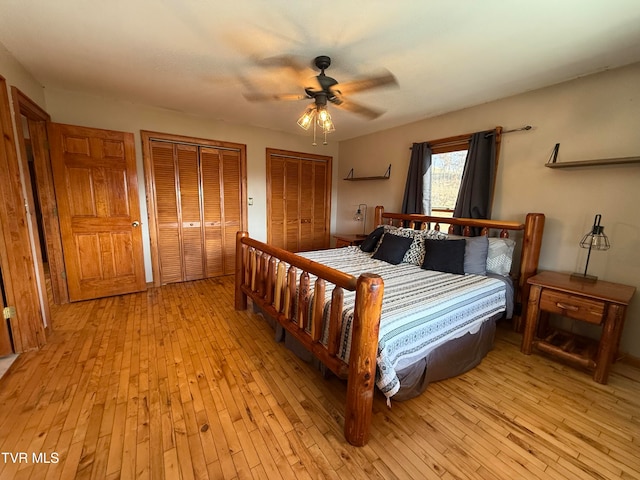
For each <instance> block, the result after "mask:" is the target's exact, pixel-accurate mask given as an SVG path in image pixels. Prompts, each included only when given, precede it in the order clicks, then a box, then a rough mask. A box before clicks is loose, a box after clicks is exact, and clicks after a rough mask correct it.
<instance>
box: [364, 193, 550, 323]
mask: <svg viewBox="0 0 640 480" xmlns="http://www.w3.org/2000/svg"><path fill="white" fill-rule="evenodd" d="M374 218H375V222H376V223H375V225H396V226H405V227H409V228H419V229H423V230H424V229H431V230H440V231H442V226H443V225H446V226H447V232H448V233H453V230H454V228H455V227H460V229H461V231H462V235H464V236H470V235H471V232H472V229H474V228H475V229H480V232H481V234H482V235H487V236H499V237H502V238H510V237H513V238H514V240H516V242H517V244H518V246H519V249H518V250H519V252H520V261H519V262H518V263H517V264H516V265H517V269H516V270H513V271H512V276H513V277H514V284H515V287H516V310H515V314H514V320H513V326H514V329H515V330H516V331H518V332H520V331H522V329H523V326H524V324H523V320H522V319H523V318H525V315H526V311H525V310H526V308H527V300H528V299H529V284H528V283H527V280H528V279H529V277H531V276H533V275H535V274H536V272H537V270H538V260H539V259H540V246H541V245H542V232H543V230H544V220H545V217H544V214H543V213H528V214H527V216H526V218H525V221H524V223H519V222H513V221H503V220H484V219H477V218H446V217H437V216H432V215H419V214H406V213H386V212H385V211H384V207H382V206H377V207H376V209H375V217H374ZM496 234H497V235H496Z"/></svg>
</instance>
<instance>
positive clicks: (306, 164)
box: [298, 160, 316, 252]
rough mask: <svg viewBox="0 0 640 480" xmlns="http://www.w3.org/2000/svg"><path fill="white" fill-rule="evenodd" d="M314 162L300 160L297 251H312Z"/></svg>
mask: <svg viewBox="0 0 640 480" xmlns="http://www.w3.org/2000/svg"><path fill="white" fill-rule="evenodd" d="M314 163H316V162H314V161H311V160H300V180H299V186H300V209H299V211H300V243H299V244H298V250H300V251H303V252H304V251H305V250H312V249H313V235H314V226H313V217H314V211H313V203H314V200H315V198H314V197H315V195H314V183H315V182H314V178H313V177H314Z"/></svg>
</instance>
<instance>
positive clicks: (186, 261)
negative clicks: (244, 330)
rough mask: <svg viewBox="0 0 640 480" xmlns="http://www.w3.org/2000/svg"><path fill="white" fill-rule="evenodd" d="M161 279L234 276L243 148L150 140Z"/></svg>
mask: <svg viewBox="0 0 640 480" xmlns="http://www.w3.org/2000/svg"><path fill="white" fill-rule="evenodd" d="M151 156H152V166H153V176H154V182H153V183H154V186H155V206H156V225H157V238H158V241H157V245H158V257H159V270H160V282H161V283H162V284H164V283H172V282H180V281H185V280H198V279H201V278H208V277H216V276H220V275H230V274H233V273H234V271H235V239H236V232H237V231H238V230H240V229H241V228H242V167H241V165H242V159H241V155H240V152H239V151H235V150H226V149H222V148H214V147H199V146H195V145H185V144H176V143H168V142H161V141H157V142H156V141H153V142H151Z"/></svg>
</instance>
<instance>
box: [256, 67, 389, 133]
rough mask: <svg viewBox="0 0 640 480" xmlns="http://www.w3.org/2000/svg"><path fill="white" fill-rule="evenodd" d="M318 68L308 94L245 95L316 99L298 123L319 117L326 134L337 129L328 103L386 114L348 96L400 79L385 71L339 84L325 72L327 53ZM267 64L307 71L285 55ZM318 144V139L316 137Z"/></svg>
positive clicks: (370, 114)
mask: <svg viewBox="0 0 640 480" xmlns="http://www.w3.org/2000/svg"><path fill="white" fill-rule="evenodd" d="M313 64H314V65H315V67H316V68H317V69H318V70H320V74H319V75H317V76H316V77H315V82H314V85H310V86H309V85H307V86H304V87H303V88H304V94H302V93H293V94H273V93H261V92H251V93H246V94H245V95H244V96H245V98H246V99H247V100H249V101H252V102H259V101H268V100H294V101H295V100H304V99H312V100H313V103H312V104H311V105H309V107H307V109H306V110H305V112H304V113H303V114H302V116H301V117H300V118H299V119H298V125H300V126H301V127H302V128H304V129H305V130H307V129H308V128H309V127H310V126H311V125H313V126H314V129H315V125H316V124H315V123H314V122H313V120H314V119H316V118H317V123H318V125H320V127H321V128H322V131H323V133H324V134H325V144H326V134H327V133H330V132H332V131H334V130H335V128H334V126H333V122H332V121H331V115H330V114H329V112H328V111H327V104H328V103H332V104H333V105H335V106H337V107H338V108H341V109H343V110H346V111H349V112H352V113H355V114H358V115H361V116H363V117H366V118H368V119H371V120H372V119H374V118H378V117H379V116H380V115H382V114H383V113H384V111H382V110H378V109H374V108H370V107H367V106H364V105H362V104H359V103H356V102H353V101H351V100H350V99H348V98H347V97H348V96H350V95H351V94H354V93H358V92H362V91H365V90H371V89H373V88H378V87H382V86H386V85H397V83H398V82H397V80H396V78H395V77H394V76H393V74H392V73H391V72H384V73H382V74H379V75H374V76H370V77H365V78H360V79H357V80H353V81H350V82H346V83H339V82H338V81H337V80H336V79H335V78H332V77H329V76H328V75H326V74H325V70H326V69H328V68H329V66H330V65H331V58H330V57H328V56H326V55H320V56H318V57H316V58H315V59H314V60H313ZM264 65H266V66H275V65H277V66H284V67H289V68H292V69H293V70H294V71H295V72H296V73H297V74H298V77H300V76H301V73H302V71H303V70H304V69H303V67H302V66H301V65H299V64H298V62H296V61H295V60H294V59H293V58H292V57H288V56H283V57H276V58H275V59H268V60H266V61H264ZM314 144H315V139H314Z"/></svg>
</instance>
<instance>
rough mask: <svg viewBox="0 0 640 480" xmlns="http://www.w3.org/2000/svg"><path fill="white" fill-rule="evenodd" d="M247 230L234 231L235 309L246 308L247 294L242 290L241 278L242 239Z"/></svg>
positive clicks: (242, 273) (242, 270)
mask: <svg viewBox="0 0 640 480" xmlns="http://www.w3.org/2000/svg"><path fill="white" fill-rule="evenodd" d="M248 236H249V233H248V232H240V231H239V232H236V278H235V280H236V282H235V290H236V292H235V293H236V294H235V308H236V310H246V309H247V294H246V293H244V292H243V291H242V278H243V276H244V260H243V250H244V246H243V245H242V239H243V238H245V237H248Z"/></svg>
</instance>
